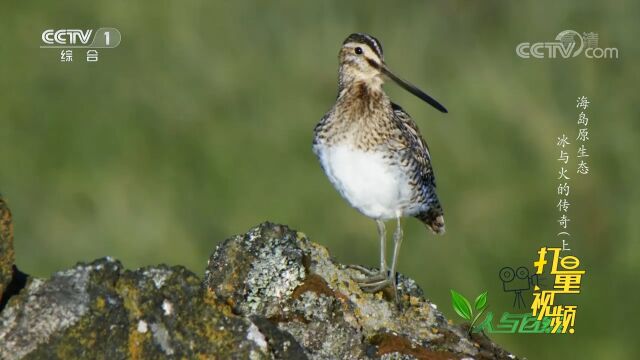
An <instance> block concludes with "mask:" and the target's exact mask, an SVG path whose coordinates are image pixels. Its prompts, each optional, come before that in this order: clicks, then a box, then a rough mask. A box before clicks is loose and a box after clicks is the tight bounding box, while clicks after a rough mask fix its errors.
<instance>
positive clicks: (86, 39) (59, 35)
mask: <svg viewBox="0 0 640 360" xmlns="http://www.w3.org/2000/svg"><path fill="white" fill-rule="evenodd" d="M40 39H41V40H42V43H41V45H40V48H44V49H47V48H50V49H51V48H53V49H61V50H60V53H59V55H60V61H61V62H67V63H69V62H72V61H73V60H74V55H75V54H74V50H75V51H76V52H83V55H85V56H86V61H87V62H97V61H98V56H99V52H98V51H99V50H98V49H112V48H115V47H118V45H120V41H121V40H122V35H121V34H120V31H119V30H118V29H116V28H113V27H102V28H99V29H96V30H94V29H46V30H44V31H43V32H42V34H41V35H40ZM76 49H82V50H76Z"/></svg>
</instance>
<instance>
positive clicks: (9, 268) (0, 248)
mask: <svg viewBox="0 0 640 360" xmlns="http://www.w3.org/2000/svg"><path fill="white" fill-rule="evenodd" d="M14 261H15V254H14V252H13V223H12V221H11V211H9V207H8V206H7V204H6V202H5V201H4V199H3V198H2V195H0V299H2V298H3V294H4V293H5V291H6V290H7V288H8V287H9V284H10V283H11V279H12V278H13V263H14Z"/></svg>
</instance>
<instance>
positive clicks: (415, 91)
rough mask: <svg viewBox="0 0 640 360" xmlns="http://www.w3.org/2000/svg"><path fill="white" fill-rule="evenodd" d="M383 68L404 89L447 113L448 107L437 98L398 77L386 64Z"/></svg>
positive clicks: (384, 72)
mask: <svg viewBox="0 0 640 360" xmlns="http://www.w3.org/2000/svg"><path fill="white" fill-rule="evenodd" d="M381 69H382V73H383V74H385V75H387V76H388V77H389V78H390V79H391V80H393V81H395V82H396V84H398V85H400V87H402V88H403V89H405V90H407V91H408V92H410V93H412V94H413V95H415V96H417V97H419V98H420V99H422V100H423V101H425V102H426V103H427V104H429V105H431V106H433V107H434V108H436V109H438V110H440V111H441V112H443V113H447V112H448V111H447V109H446V108H445V107H444V106H442V104H440V103H439V102H438V101H436V99H434V98H432V97H431V96H429V95H427V94H426V93H425V92H424V91H422V90H420V89H418V88H417V87H415V86H414V85H412V84H411V83H409V82H407V81H405V80H402V79H400V78H399V77H397V76H396V75H395V74H394V73H392V72H391V70H389V68H388V67H387V66H386V65H384V64H383V65H382V66H381Z"/></svg>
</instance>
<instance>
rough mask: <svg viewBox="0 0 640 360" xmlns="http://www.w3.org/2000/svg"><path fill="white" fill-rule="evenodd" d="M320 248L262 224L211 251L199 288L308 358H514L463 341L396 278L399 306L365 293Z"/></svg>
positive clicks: (351, 273)
mask: <svg viewBox="0 0 640 360" xmlns="http://www.w3.org/2000/svg"><path fill="white" fill-rule="evenodd" d="M357 276H361V274H360V273H359V272H358V271H357V270H353V269H349V268H346V267H345V266H344V265H340V264H336V263H335V262H334V261H333V260H332V259H331V258H330V256H329V253H328V251H327V249H325V248H324V247H322V246H320V245H318V244H315V243H313V242H311V241H309V240H308V239H307V237H306V236H305V235H304V234H303V233H300V232H296V231H293V230H291V229H289V228H288V227H286V226H284V225H276V224H271V223H264V224H261V225H260V226H258V227H256V228H254V229H253V230H251V231H249V232H248V233H247V234H244V235H238V236H235V237H232V238H230V239H228V240H226V241H225V242H223V243H222V244H220V245H218V247H217V248H216V251H215V252H214V254H213V255H212V256H211V258H210V259H209V264H208V266H207V270H206V272H205V278H204V285H205V286H206V288H207V289H208V290H209V292H210V294H211V296H215V297H216V298H217V299H218V301H219V302H221V303H225V304H228V305H229V306H231V307H232V309H233V311H234V313H235V314H238V315H240V316H243V317H254V316H258V317H261V318H266V319H267V321H269V322H270V323H272V324H274V325H276V326H277V328H278V329H280V330H281V331H283V332H285V333H288V334H291V335H292V336H293V338H294V339H295V340H296V342H297V343H298V344H300V346H301V347H302V348H303V349H304V355H305V356H306V357H307V358H310V359H364V358H376V359H377V358H384V359H391V358H393V359H462V358H474V359H514V358H515V356H513V355H511V354H509V353H508V352H506V351H504V350H502V349H501V348H499V347H498V346H497V345H495V344H494V343H492V342H491V341H489V340H488V339H487V338H486V337H481V336H476V335H474V339H472V338H470V337H469V336H468V334H467V331H466V329H464V328H462V327H460V326H454V325H451V324H450V323H449V322H448V321H447V320H446V319H445V317H444V315H443V314H442V313H441V312H440V311H438V310H437V308H436V306H435V305H434V304H432V303H431V302H429V301H428V300H426V299H424V297H423V293H422V290H421V289H420V288H419V287H418V286H417V284H416V283H415V281H413V280H411V279H408V278H406V277H403V276H399V284H398V288H399V296H400V298H401V303H400V304H396V303H395V302H394V301H391V300H390V299H391V297H392V296H391V294H383V293H381V292H380V293H377V294H368V293H364V292H362V291H361V290H360V288H359V286H358V285H357V283H356V282H355V281H353V280H352V277H357Z"/></svg>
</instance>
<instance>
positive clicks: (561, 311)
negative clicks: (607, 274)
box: [531, 247, 585, 334]
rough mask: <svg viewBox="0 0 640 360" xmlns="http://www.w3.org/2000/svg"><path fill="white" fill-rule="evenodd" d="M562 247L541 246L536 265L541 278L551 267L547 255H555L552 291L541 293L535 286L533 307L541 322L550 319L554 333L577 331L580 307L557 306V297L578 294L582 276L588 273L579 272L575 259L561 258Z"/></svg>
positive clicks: (552, 264) (551, 273)
mask: <svg viewBox="0 0 640 360" xmlns="http://www.w3.org/2000/svg"><path fill="white" fill-rule="evenodd" d="M560 251H562V248H547V247H542V248H540V250H539V251H538V255H539V258H538V261H536V262H534V263H533V266H534V267H535V269H536V274H538V275H540V274H542V273H543V272H544V270H545V265H547V264H548V261H547V254H548V253H552V254H553V260H552V262H551V271H550V275H551V276H553V277H554V284H553V290H541V289H540V287H538V286H536V287H535V288H534V292H533V296H534V299H533V304H531V310H532V311H533V313H532V314H533V316H536V317H537V319H538V320H542V319H543V318H545V317H546V318H550V319H551V323H550V326H551V333H563V334H564V333H569V334H573V333H574V332H575V329H574V324H575V320H576V312H577V309H578V307H577V305H556V304H555V301H556V295H557V294H579V293H580V285H581V281H582V275H584V274H585V270H579V269H578V267H579V266H580V259H578V258H577V257H576V256H563V257H560Z"/></svg>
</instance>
